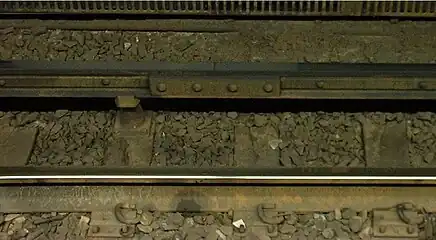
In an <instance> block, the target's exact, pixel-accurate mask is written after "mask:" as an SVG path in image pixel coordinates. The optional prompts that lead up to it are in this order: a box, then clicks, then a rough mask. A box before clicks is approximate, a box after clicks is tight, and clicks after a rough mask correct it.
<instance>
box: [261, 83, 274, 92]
mask: <svg viewBox="0 0 436 240" xmlns="http://www.w3.org/2000/svg"><path fill="white" fill-rule="evenodd" d="M263 90H264V91H265V92H268V93H269V92H272V90H273V86H272V85H271V84H269V83H267V84H265V85H263Z"/></svg>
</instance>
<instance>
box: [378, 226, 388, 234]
mask: <svg viewBox="0 0 436 240" xmlns="http://www.w3.org/2000/svg"><path fill="white" fill-rule="evenodd" d="M378 230H379V232H381V233H385V232H386V226H385V225H381V226H380V227H379V228H378Z"/></svg>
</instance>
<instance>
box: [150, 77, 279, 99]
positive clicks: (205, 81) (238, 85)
mask: <svg viewBox="0 0 436 240" xmlns="http://www.w3.org/2000/svg"><path fill="white" fill-rule="evenodd" d="M150 90H151V94H152V96H161V97H176V98H192V97H195V98H274V97H279V95H280V80H279V78H278V77H271V76H251V75H250V76H207V77H202V76H178V77H176V76H155V77H150Z"/></svg>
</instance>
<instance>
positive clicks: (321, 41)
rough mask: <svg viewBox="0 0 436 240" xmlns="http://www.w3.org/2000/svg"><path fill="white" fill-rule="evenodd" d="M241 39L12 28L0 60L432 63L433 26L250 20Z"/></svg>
mask: <svg viewBox="0 0 436 240" xmlns="http://www.w3.org/2000/svg"><path fill="white" fill-rule="evenodd" d="M244 24H245V25H244V27H242V28H240V31H239V32H236V33H171V32H167V33H162V32H147V33H140V32H116V31H68V30H47V29H45V28H43V27H40V28H32V29H14V28H7V29H3V30H2V31H1V32H0V38H1V41H0V59H3V60H7V59H35V60H36V59H45V60H83V61H85V60H120V61H121V60H137V61H144V60H160V61H171V62H192V61H214V62H222V61H272V62H366V63H368V62H390V63H429V62H433V61H434V60H435V59H436V54H435V53H433V52H432V51H431V49H433V48H434V47H435V46H434V45H435V42H436V41H435V39H436V33H434V31H432V29H434V27H435V23H432V22H400V23H390V22H345V21H339V22H322V21H316V22H295V21H289V22H277V21H276V22H274V21H263V22H259V23H253V22H245V23H244Z"/></svg>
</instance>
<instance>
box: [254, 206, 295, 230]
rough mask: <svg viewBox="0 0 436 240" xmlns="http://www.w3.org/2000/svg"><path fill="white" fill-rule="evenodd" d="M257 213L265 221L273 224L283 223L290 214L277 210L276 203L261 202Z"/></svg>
mask: <svg viewBox="0 0 436 240" xmlns="http://www.w3.org/2000/svg"><path fill="white" fill-rule="evenodd" d="M257 214H258V216H259V218H260V219H261V220H262V221H263V222H264V223H267V224H272V225H277V224H280V223H283V222H284V221H285V216H287V215H289V213H286V212H279V211H277V209H276V205H275V204H259V206H257Z"/></svg>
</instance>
